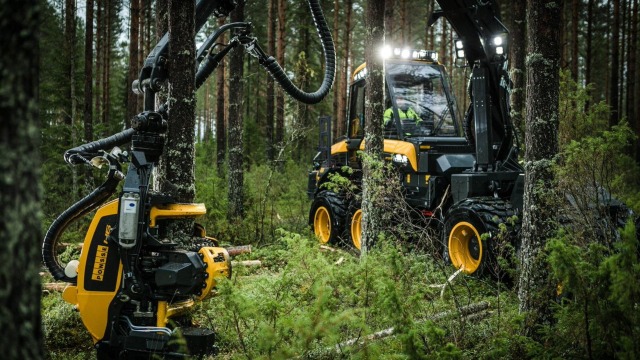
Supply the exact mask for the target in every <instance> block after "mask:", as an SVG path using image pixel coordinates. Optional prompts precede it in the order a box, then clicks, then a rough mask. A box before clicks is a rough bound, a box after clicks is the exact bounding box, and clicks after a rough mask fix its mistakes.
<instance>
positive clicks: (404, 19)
mask: <svg viewBox="0 0 640 360" xmlns="http://www.w3.org/2000/svg"><path fill="white" fill-rule="evenodd" d="M410 27H411V24H410V22H409V16H408V14H407V0H400V31H401V32H400V37H401V44H402V46H403V47H410V46H412V45H413V44H409V32H410Z"/></svg>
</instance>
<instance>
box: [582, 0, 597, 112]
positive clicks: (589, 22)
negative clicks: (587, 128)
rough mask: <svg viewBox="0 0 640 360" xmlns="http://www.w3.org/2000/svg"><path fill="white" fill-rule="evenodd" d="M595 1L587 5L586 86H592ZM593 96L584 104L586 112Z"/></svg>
mask: <svg viewBox="0 0 640 360" xmlns="http://www.w3.org/2000/svg"><path fill="white" fill-rule="evenodd" d="M594 2H595V0H589V3H588V4H587V33H586V35H585V36H586V38H587V39H586V42H587V48H586V54H585V69H584V79H585V81H584V83H585V85H589V84H591V64H593V59H592V58H591V57H592V56H593V21H594V19H593V6H594ZM592 96H593V95H592V94H591V93H589V94H588V97H587V101H585V104H584V111H585V112H587V111H589V105H590V103H591V99H592Z"/></svg>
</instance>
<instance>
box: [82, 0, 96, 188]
mask: <svg viewBox="0 0 640 360" xmlns="http://www.w3.org/2000/svg"><path fill="white" fill-rule="evenodd" d="M85 8H86V10H85V24H86V33H85V37H84V104H83V105H84V107H83V118H84V140H83V142H85V143H87V142H90V141H93V0H86V1H85ZM84 183H85V187H86V188H87V190H89V191H91V190H92V189H93V187H94V182H93V172H92V171H91V169H90V168H87V169H85V171H84Z"/></svg>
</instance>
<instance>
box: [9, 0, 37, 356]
mask: <svg viewBox="0 0 640 360" xmlns="http://www.w3.org/2000/svg"><path fill="white" fill-rule="evenodd" d="M38 4H39V1H36V0H24V1H12V0H0V19H2V21H0V43H1V44H2V51H0V69H2V81H1V82H0V134H1V135H0V152H1V153H2V157H3V160H2V161H0V174H2V176H0V189H2V191H0V208H1V213H2V216H1V219H0V238H1V239H2V241H1V242H0V279H2V281H1V285H0V287H1V288H2V290H1V291H0V304H2V306H1V307H0V309H1V310H0V312H1V315H0V326H1V327H2V330H3V333H2V336H1V337H0V346H1V347H2V358H3V359H8V360H18V359H43V358H44V350H43V341H42V321H41V315H40V298H41V289H40V275H39V274H38V272H39V271H40V264H41V256H40V251H39V250H40V245H41V244H40V241H41V240H42V237H43V234H42V226H41V214H42V212H41V210H40V203H41V198H42V197H41V192H40V186H39V183H40V167H41V160H40V151H39V149H40V122H39V121H38V79H39V70H38V69H39V44H38V36H39V31H38V26H39V24H40V18H39V17H40V16H39V15H40V10H39V5H38Z"/></svg>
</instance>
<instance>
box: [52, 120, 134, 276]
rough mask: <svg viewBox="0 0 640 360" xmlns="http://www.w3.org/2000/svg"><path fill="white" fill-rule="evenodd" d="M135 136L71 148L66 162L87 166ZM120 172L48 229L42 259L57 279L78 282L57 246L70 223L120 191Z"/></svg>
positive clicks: (127, 132) (129, 132) (113, 170)
mask: <svg viewBox="0 0 640 360" xmlns="http://www.w3.org/2000/svg"><path fill="white" fill-rule="evenodd" d="M134 133H135V130H133V129H127V130H125V131H122V132H119V133H117V134H115V135H112V136H109V137H106V138H104V139H100V140H96V141H93V142H90V143H88V144H84V145H80V146H78V147H75V148H73V149H69V150H67V151H66V152H65V154H64V160H65V161H66V162H68V163H69V164H71V165H75V164H83V163H86V162H87V160H86V158H85V157H86V156H89V155H91V154H97V153H98V151H99V150H105V149H110V148H113V147H114V146H118V145H122V144H124V143H127V142H129V141H131V137H132V135H133V134H134ZM119 171H120V169H119V166H118V168H114V167H112V168H110V169H109V173H108V174H107V180H106V181H105V182H104V183H103V184H102V185H100V186H99V187H98V188H97V189H95V190H93V191H92V192H91V193H90V194H89V195H87V196H85V197H84V198H82V199H81V200H80V201H78V202H77V203H75V204H73V205H72V206H71V207H69V208H68V209H67V210H65V211H64V212H63V213H62V214H60V215H59V216H58V217H57V218H56V219H55V220H54V221H53V223H52V224H51V226H50V227H49V230H47V234H46V235H45V237H44V240H43V242H42V260H43V261H44V264H45V266H46V267H47V269H48V270H49V272H50V273H51V275H52V276H53V278H54V279H56V280H57V281H65V282H69V283H74V284H75V283H76V281H77V277H68V276H67V275H65V273H64V267H63V266H62V265H61V264H60V262H59V261H58V256H57V250H56V247H57V245H58V240H59V239H60V236H61V235H62V233H63V232H64V230H65V229H66V228H67V226H69V224H71V223H72V222H74V221H76V220H77V219H78V218H80V217H82V216H84V215H86V214H87V213H89V212H90V211H93V210H95V209H96V208H98V207H99V206H100V205H102V204H103V203H104V202H105V201H107V200H108V199H109V198H110V197H111V195H113V194H114V193H115V192H116V189H117V187H118V183H119V182H120V179H118V178H117V177H116V176H115V175H116V172H119Z"/></svg>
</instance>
